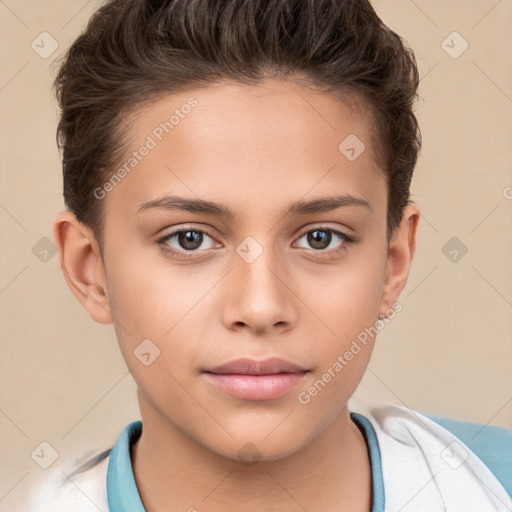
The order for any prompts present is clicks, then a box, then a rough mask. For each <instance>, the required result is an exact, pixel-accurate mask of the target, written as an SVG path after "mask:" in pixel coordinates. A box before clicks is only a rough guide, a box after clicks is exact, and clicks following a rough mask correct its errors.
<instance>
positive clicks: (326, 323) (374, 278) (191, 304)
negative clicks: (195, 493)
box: [55, 0, 421, 459]
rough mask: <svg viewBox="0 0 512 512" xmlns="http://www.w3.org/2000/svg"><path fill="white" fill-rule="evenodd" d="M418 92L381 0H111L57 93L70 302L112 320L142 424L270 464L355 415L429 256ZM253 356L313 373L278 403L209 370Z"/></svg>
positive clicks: (58, 233)
mask: <svg viewBox="0 0 512 512" xmlns="http://www.w3.org/2000/svg"><path fill="white" fill-rule="evenodd" d="M417 86H418V72H417V68H416V63H415V59H414V55H413V53H412V51H411V50H410V49H408V48H407V46H406V44H405V43H404V41H403V40H402V39H401V38H400V37H399V36H398V35H396V34H395V33H394V32H393V31H391V30H390V29H389V28H388V27H386V26H385V25H384V24H383V23H382V21H381V20H380V19H379V17H378V16H377V15H376V13H375V12H374V10H373V8H372V7H371V5H370V3H369V2H368V1H367V0H359V1H352V2H348V1H341V0H340V1H335V0H309V1H306V2H304V1H293V0H283V1H279V2H264V1H259V0H254V1H252V2H245V1H242V0H240V1H237V0H235V1H231V2H214V1H211V0H198V1H197V2H184V1H181V0H178V1H174V0H170V1H167V2H155V1H149V0H147V1H143V0H123V1H117V0H116V1H111V2H108V3H107V4H106V5H104V6H103V7H102V8H101V9H99V11H97V13H96V14H95V15H94V16H93V17H92V19H91V20H90V22H89V24H88V26H87V28H86V30H85V31H84V32H83V33H82V34H81V35H80V37H79V38H78V39H77V40H76V41H75V42H74V43H73V45H72V46H71V48H70V50H69V52H68V53H67V55H66V56H65V58H64V61H63V63H62V65H61V67H60V70H59V73H58V75H57V78H56V80H55V87H56V91H57V96H58V100H59V104H60V108H61V118H60V122H59V126H58V142H59V144H60V147H61V149H62V153H63V176H64V199H65V204H66V207H67V210H66V211H65V212H61V213H60V214H59V215H58V216H57V218H56V220H55V240H56V243H57V245H58V248H59V254H60V261H61V266H62V268H63V271H64V275H65V278H66V280H67V282H68V284H69V286H70V288H71V290H72V291H73V293H74V295H75V296H76V297H77V298H78V300H79V301H80V302H81V303H82V304H83V306H84V307H85V308H86V309H87V311H88V313H89V314H90V316H91V317H92V318H93V319H94V320H96V321H97V322H100V323H113V325H114V328H115V332H116V335H117V338H118V341H119V345H120V348H121V351H122V353H123V356H124V358H125V360H126V364H127V365H128V367H129V369H130V370H131V373H132V375H133V377H134V379H135V381H136V383H137V385H138V389H139V402H140V406H141V412H142V415H143V420H144V416H146V417H148V418H149V417H151V418H152V419H153V420H154V421H158V422H160V424H162V425H163V424H168V425H173V426H174V427H175V428H177V429H178V430H180V431H181V432H184V433H186V435H187V436H189V437H190V438H191V439H193V440H195V441H197V442H199V443H200V444H202V445H203V446H207V447H208V448H210V449H211V450H213V451H214V452H216V453H218V454H221V455H225V456H228V457H232V458H235V457H236V456H237V454H238V453H239V451H240V449H241V448H242V447H243V446H245V445H246V443H248V442H251V443H253V445H256V446H257V447H258V449H259V451H260V452H261V453H262V454H263V456H264V457H267V458H269V459H272V458H279V457H283V456H285V455H286V454H289V453H293V452H294V451H297V450H298V449H300V448H301V447H303V446H305V445H307V443H308V442H310V441H311V440H312V439H314V438H315V437H318V436H319V435H320V434H321V433H322V431H324V430H325V429H326V428H327V426H328V425H329V424H331V423H332V422H333V421H334V419H335V418H336V417H338V416H339V415H340V413H341V412H342V411H344V410H345V409H346V403H347V400H348V399H349V397H350V396H351V395H352V393H353V392H354V390H355V389H356V387H357V384H358V383H359V381H360V379H361V378H362V376H363V374H364V371H365V369H366V366H367V364H368V361H369V358H370V355H371V352H372V349H373V345H374V342H375V339H376V337H375V334H372V335H371V336H369V337H368V336H366V339H365V343H363V342H362V341H361V333H363V332H365V329H366V330H367V331H366V332H368V329H369V328H371V327H372V326H375V324H376V322H377V320H378V315H379V313H386V312H388V313H391V314H392V310H393V306H394V305H396V303H397V301H398V298H399V295H400V293H401V291H402V289H403V287H404V286H405V283H406V280H407V276H408V272H409V268H410V264H411V261H412V257H413V254H414V249H415V240H416V231H417V224H418V219H419V210H418V208H417V206H416V205H415V204H414V203H413V202H411V201H410V200H409V194H410V190H409V189H410V183H411V178H412V174H413V170H414V167H415V165H416V160H417V157H418V152H419V149H420V145H421V137H420V132H419V128H418V125H417V122H416V118H415V116H414V113H413V111H412V109H413V103H414V100H415V97H416V89H417ZM374 331H375V329H374V330H373V331H372V332H374ZM144 340H146V341H144ZM147 340H150V341H147ZM355 340H359V343H357V342H356V345H358V346H359V350H357V349H355V348H353V347H354V344H353V343H354V341H355ZM141 343H142V345H141ZM351 347H352V348H351ZM347 351H349V352H351V353H352V357H350V358H343V360H344V362H343V363H341V360H340V359H339V356H343V355H344V354H346V353H347ZM148 353H149V356H148V355H145V356H143V357H141V354H148ZM241 357H245V358H252V359H255V360H264V359H267V358H270V357H279V358H282V359H285V360H287V361H289V362H291V363H294V364H295V365H297V366H299V367H300V368H301V369H303V370H304V371H305V374H304V377H303V378H302V380H301V381H300V383H299V384H297V385H296V386H295V387H293V388H292V389H291V390H290V391H289V392H287V393H285V394H284V395H282V396H279V397H277V398H273V399H268V400H246V399H241V398H238V397H234V396H232V395H230V394H229V393H225V392H224V391H221V390H219V388H218V387H216V386H213V385H212V384H211V383H210V382H209V381H208V378H205V377H206V374H207V373H208V371H209V370H212V369H213V368H214V367H215V366H217V365H220V364H223V363H226V362H228V361H232V360H234V359H238V358H241ZM336 362H338V366H337V365H336ZM339 365H342V367H341V369H339V368H340V366H339ZM326 372H327V373H328V374H329V375H330V378H329V377H325V375H326ZM319 380H321V381H322V382H324V385H320V386H319V385H318V382H319ZM315 383H317V384H315ZM315 386H316V389H317V391H316V392H314V391H312V387H315ZM308 390H309V391H308ZM307 397H309V398H307ZM312 397H314V399H312ZM292 408H293V411H294V413H293V414H291V415H290V416H289V418H287V419H286V421H284V422H282V424H280V426H279V428H278V429H276V430H275V431H274V432H273V433H272V435H268V434H269V431H270V430H271V428H270V427H268V426H269V425H277V424H279V423H280V422H281V421H282V420H283V418H284V417H285V416H286V415H287V414H288V413H289V412H290V410H291V409H292ZM212 411H215V414H214V416H215V418H214V417H213V416H212V414H211V412H212Z"/></svg>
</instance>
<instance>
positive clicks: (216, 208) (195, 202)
mask: <svg viewBox="0 0 512 512" xmlns="http://www.w3.org/2000/svg"><path fill="white" fill-rule="evenodd" d="M346 206H358V207H361V208H366V209H368V210H369V211H370V212H372V213H373V210H372V207H371V206H370V203H368V201H366V200H365V199H363V198H361V197H354V196H353V195H351V194H342V195H337V196H332V197H320V198H318V199H312V200H309V201H302V200H300V201H295V202H294V203H292V204H290V205H289V206H288V209H286V210H283V211H281V214H282V215H283V216H286V215H307V214H310V213H323V212H329V211H332V210H336V209H337V208H343V207H346ZM151 209H164V210H183V211H186V212H193V213H202V214H210V215H217V216H220V217H226V218H233V217H235V214H234V212H233V211H232V210H231V209H229V208H228V207H227V206H225V205H223V204H220V203H215V202H213V201H206V200H204V199H192V198H186V197H179V196H164V197H161V198H159V199H153V200H151V201H147V202H145V203H142V204H141V205H140V207H139V209H138V210H137V213H138V214H139V213H142V212H144V211H147V210H151Z"/></svg>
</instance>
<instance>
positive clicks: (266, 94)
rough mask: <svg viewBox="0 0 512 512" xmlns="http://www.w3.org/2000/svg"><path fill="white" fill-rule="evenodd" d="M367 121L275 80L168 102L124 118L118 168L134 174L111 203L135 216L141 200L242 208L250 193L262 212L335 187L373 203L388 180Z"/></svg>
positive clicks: (359, 111)
mask: <svg viewBox="0 0 512 512" xmlns="http://www.w3.org/2000/svg"><path fill="white" fill-rule="evenodd" d="M370 120H371V114H370V112H368V111H366V110H365V108H364V104H361V103H360V102H357V101H356V100H355V99H352V100H351V101H350V103H348V102H347V101H346V100H345V101H344V100H342V99H341V98H340V97H337V96H335V95H334V94H330V93H325V92H319V91H317V90H312V89H309V88H306V87H303V86H301V85H298V84H296V83H290V82H284V81H276V80H266V81H264V82H262V83H261V84H260V85H258V86H249V85H245V84H238V83H233V82H223V83H217V84H215V85H211V86H208V87H205V88H196V89H190V90H187V91H183V92H179V93H173V94H169V95H166V96H162V97H160V98H159V99H158V100H155V101H153V102H152V103H150V104H147V105H145V106H144V107H143V108H141V109H139V110H138V111H137V112H136V113H135V114H133V115H130V116H127V117H126V119H125V122H126V126H127V128H128V134H129V141H128V143H127V146H126V148H127V151H126V154H125V156H124V159H123V161H122V162H121V164H120V165H119V167H120V166H121V165H123V164H124V166H125V170H126V171H128V172H126V173H123V174H126V178H123V180H122V183H119V185H118V186H116V187H115V189H114V190H113V191H112V192H110V193H109V195H108V197H107V200H108V201H107V202H110V203H112V204H116V203H117V204H120V203H125V206H126V207H127V208H128V210H129V211H130V212H132V213H135V212H136V209H137V206H138V205H140V204H141V203H142V202H144V201H147V200H149V199H154V198H156V197H158V196H161V195H163V194H165V193H171V192H172V193H173V194H180V195H186V196H188V197H194V196H195V197H201V198H205V199H212V200H215V201H220V202H222V201H224V200H225V199H226V198H228V197H229V198H230V202H231V204H232V205H233V204H235V207H234V208H236V203H237V202H238V203H239V205H240V207H242V206H244V203H247V200H248V199H249V196H250V198H251V200H252V201H254V202H260V206H261V205H262V204H264V203H262V201H264V202H266V203H267V204H268V203H269V202H271V201H274V200H275V201H277V200H279V199H280V198H282V199H283V200H285V201H286V200H287V199H291V198H292V197H293V199H294V200H296V199H298V198H301V197H303V196H305V195H308V194H309V195H311V196H314V195H319V194H321V195H325V192H326V191H332V189H333V187H334V188H336V189H337V190H338V191H339V192H343V193H348V194H353V195H358V196H360V195H366V196H367V197H368V199H371V198H372V197H373V198H374V200H376V198H375V197H374V196H375V195H376V194H377V193H378V190H377V189H378V188H379V187H380V188H382V186H384V187H385V180H384V178H383V175H382V172H381V171H380V169H379V167H378V164H377V158H376V157H377V155H376V151H375V148H374V145H373V142H372V140H371V133H370V130H369V126H370V122H371V121H370ZM144 147H145V148H146V149H144ZM147 148H149V149H147ZM134 152H137V153H138V154H137V156H134ZM141 153H144V155H142V156H141ZM354 156H355V158H354ZM127 164H128V165H127ZM127 203H130V204H127ZM245 206H246V205H245ZM279 207H280V208H281V209H282V204H280V205H279ZM124 209H125V210H126V208H124Z"/></svg>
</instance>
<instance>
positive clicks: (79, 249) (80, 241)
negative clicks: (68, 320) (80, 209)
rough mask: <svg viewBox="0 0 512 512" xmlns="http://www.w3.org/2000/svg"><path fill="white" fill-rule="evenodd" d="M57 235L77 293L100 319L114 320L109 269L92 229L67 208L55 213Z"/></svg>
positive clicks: (69, 280) (62, 262)
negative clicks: (107, 279)
mask: <svg viewBox="0 0 512 512" xmlns="http://www.w3.org/2000/svg"><path fill="white" fill-rule="evenodd" d="M53 235H54V239H55V244H56V245H57V248H58V250H59V259H60V266H61V269H62V272H63V274H64V278H65V279H66V282H67V284H68V286H69V288H70V290H71V291H72V292H73V295H74V296H75V297H76V298H77V299H78V300H79V301H80V303H81V304H82V306H84V308H85V309H86V310H87V312H88V313H89V315H90V316H91V317H92V318H93V319H94V320H96V322H98V323H100V324H109V323H112V316H111V313H110V305H109V302H108V296H107V287H106V280H105V271H104V268H103V262H102V259H101V255H100V251H99V246H98V244H97V242H96V240H95V239H94V235H93V232H92V230H91V229H90V228H88V227H87V226H85V225H84V224H82V223H81V222H79V221H78V220H77V218H76V217H75V215H74V214H73V213H72V212H70V211H63V212H60V213H59V214H58V215H57V216H56V217H55V221H54V226H53Z"/></svg>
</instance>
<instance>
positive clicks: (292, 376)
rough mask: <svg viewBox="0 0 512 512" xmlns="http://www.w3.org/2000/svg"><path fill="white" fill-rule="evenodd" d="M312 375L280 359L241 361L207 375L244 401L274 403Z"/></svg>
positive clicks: (219, 385)
mask: <svg viewBox="0 0 512 512" xmlns="http://www.w3.org/2000/svg"><path fill="white" fill-rule="evenodd" d="M308 373H309V371H308V370H305V369H303V368H301V367H299V366H297V365H296V364H293V363H291V362H289V361H285V360H284V359H279V358H271V359H266V360H264V361H256V360H253V359H237V360H235V361H230V362H228V363H225V364H221V365H219V366H216V367H214V368H212V369H210V370H208V371H205V372H204V377H205V379H206V380H207V381H208V382H209V383H210V384H213V385H214V386H215V387H216V388H217V389H220V390H221V391H224V392H226V393H228V394H230V395H231V396H234V397H237V398H241V399H243V400H273V399H276V398H279V397H281V396H283V395H285V394H286V393H288V392H289V391H290V390H291V389H292V388H293V387H295V386H296V385H297V384H298V383H299V382H301V381H302V380H303V379H304V377H305V376H306V375H307V374H308Z"/></svg>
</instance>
